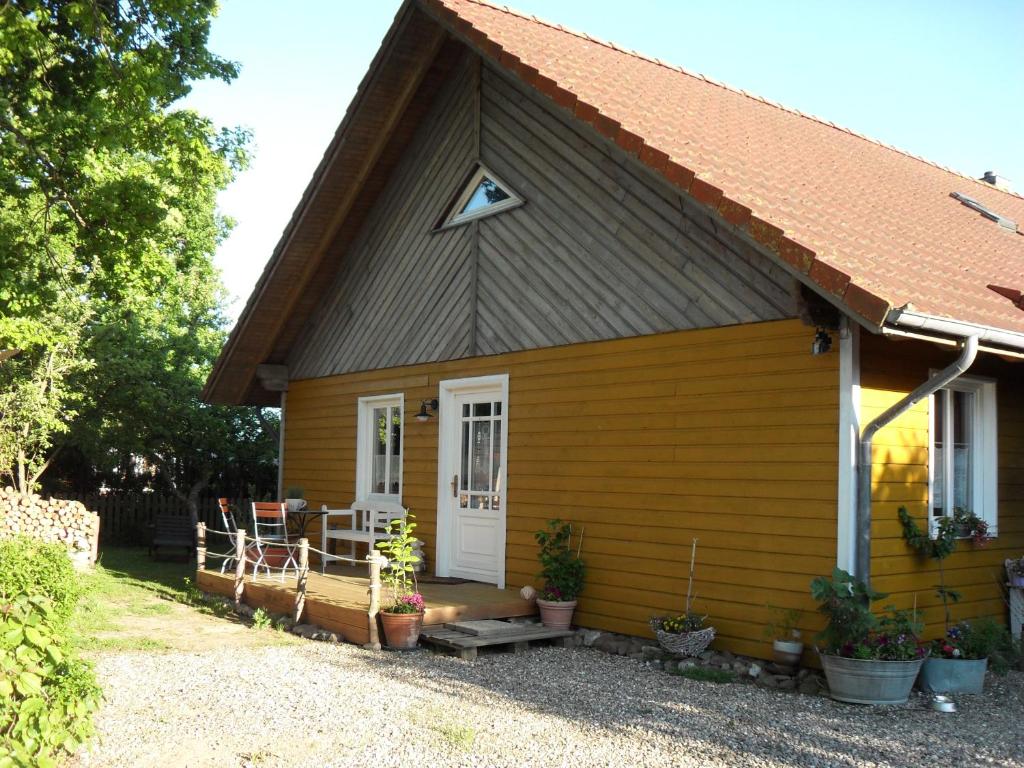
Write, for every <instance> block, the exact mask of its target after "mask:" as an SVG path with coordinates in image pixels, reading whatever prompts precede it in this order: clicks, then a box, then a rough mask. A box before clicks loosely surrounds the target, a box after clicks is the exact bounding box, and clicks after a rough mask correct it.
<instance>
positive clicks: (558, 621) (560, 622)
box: [537, 598, 576, 629]
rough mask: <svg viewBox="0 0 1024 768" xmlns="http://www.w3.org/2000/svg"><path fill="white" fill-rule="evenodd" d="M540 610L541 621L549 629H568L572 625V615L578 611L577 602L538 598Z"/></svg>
mask: <svg viewBox="0 0 1024 768" xmlns="http://www.w3.org/2000/svg"><path fill="white" fill-rule="evenodd" d="M537 607H538V608H540V621H541V624H543V625H544V626H545V627H547V628H548V629H568V628H569V626H570V625H571V624H572V614H573V611H575V610H576V601H575V600H558V601H555V600H541V599H540V598H537Z"/></svg>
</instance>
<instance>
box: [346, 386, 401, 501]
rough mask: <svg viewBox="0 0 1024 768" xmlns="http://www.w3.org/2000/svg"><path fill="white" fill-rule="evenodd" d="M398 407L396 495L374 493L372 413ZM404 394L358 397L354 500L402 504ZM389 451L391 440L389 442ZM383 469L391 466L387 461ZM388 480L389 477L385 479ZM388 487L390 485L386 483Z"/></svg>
mask: <svg viewBox="0 0 1024 768" xmlns="http://www.w3.org/2000/svg"><path fill="white" fill-rule="evenodd" d="M393 406H397V407H398V412H399V413H400V414H401V415H402V423H401V431H400V432H399V435H398V450H399V451H400V453H401V461H399V463H398V493H397V494H394V493H374V492H372V491H371V490H370V489H371V488H372V487H373V450H374V433H375V431H376V429H377V427H376V425H375V424H374V422H373V411H374V409H375V408H382V407H393ZM405 425H406V417H405V394H404V393H402V392H398V393H395V394H391V395H374V396H373V397H360V398H359V406H358V415H357V426H356V499H357V500H359V501H368V500H377V501H394V502H397V503H398V504H401V503H402V493H403V491H404V485H403V483H404V476H405V466H404V465H405ZM388 445H389V450H390V441H389V442H388ZM384 465H385V466H386V467H390V466H391V462H390V461H385V462H384ZM388 480H389V481H390V480H391V478H388ZM388 485H390V482H389V483H388Z"/></svg>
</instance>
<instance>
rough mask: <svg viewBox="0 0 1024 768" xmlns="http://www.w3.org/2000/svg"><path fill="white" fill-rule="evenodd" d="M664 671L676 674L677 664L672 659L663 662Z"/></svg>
mask: <svg viewBox="0 0 1024 768" xmlns="http://www.w3.org/2000/svg"><path fill="white" fill-rule="evenodd" d="M664 669H665V671H666V672H678V671H679V662H678V661H676V660H674V659H669V660H668V661H666V662H665V665H664Z"/></svg>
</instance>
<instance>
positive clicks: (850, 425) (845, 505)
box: [836, 317, 871, 573]
mask: <svg viewBox="0 0 1024 768" xmlns="http://www.w3.org/2000/svg"><path fill="white" fill-rule="evenodd" d="M859 442H860V326H859V325H857V324H856V323H851V322H849V321H848V320H847V319H846V318H845V317H844V318H843V320H842V326H841V328H840V331H839V485H838V498H839V505H838V517H837V526H836V566H838V567H839V568H842V569H843V570H845V571H849V572H850V573H852V572H853V568H854V562H855V558H856V542H857V471H858V468H857V446H858V443H859ZM867 471H868V472H870V471H871V469H870V467H869V468H867Z"/></svg>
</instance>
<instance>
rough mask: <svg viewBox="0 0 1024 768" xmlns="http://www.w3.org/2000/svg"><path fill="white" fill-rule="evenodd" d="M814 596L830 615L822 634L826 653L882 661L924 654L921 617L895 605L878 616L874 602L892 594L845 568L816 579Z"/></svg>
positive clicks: (823, 612)
mask: <svg viewBox="0 0 1024 768" xmlns="http://www.w3.org/2000/svg"><path fill="white" fill-rule="evenodd" d="M811 596H812V597H813V598H814V599H815V600H816V601H818V610H819V611H820V612H821V613H822V614H824V615H825V616H826V617H827V618H828V624H827V625H826V627H825V629H823V630H822V631H821V632H820V633H819V635H818V638H819V639H820V640H821V641H822V651H823V652H825V653H829V654H832V655H835V656H845V657H847V658H854V659H877V660H882V661H908V660H912V659H917V658H921V657H922V656H923V655H924V650H923V649H922V648H921V647H920V645H919V644H918V640H917V639H918V637H919V636H920V634H921V630H922V625H921V624H920V622H918V621H917V617H916V616H915V615H913V614H912V613H911V612H910V611H903V610H896V609H895V608H893V607H892V606H886V608H885V610H886V613H885V614H882V615H876V614H875V613H874V612H873V611H872V610H871V604H872V603H873V602H875V601H877V600H883V599H885V598H886V597H888V595H886V594H884V593H882V592H875V591H874V590H872V589H871V588H870V587H868V586H867V585H866V584H865V583H864V582H863V581H860V580H859V579H855V578H854V577H853V576H851V575H850V574H849V573H847V572H846V571H844V570H843V569H842V568H836V569H835V570H833V571H832V578H826V577H824V576H819V577H817V578H816V579H814V581H812V582H811Z"/></svg>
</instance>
